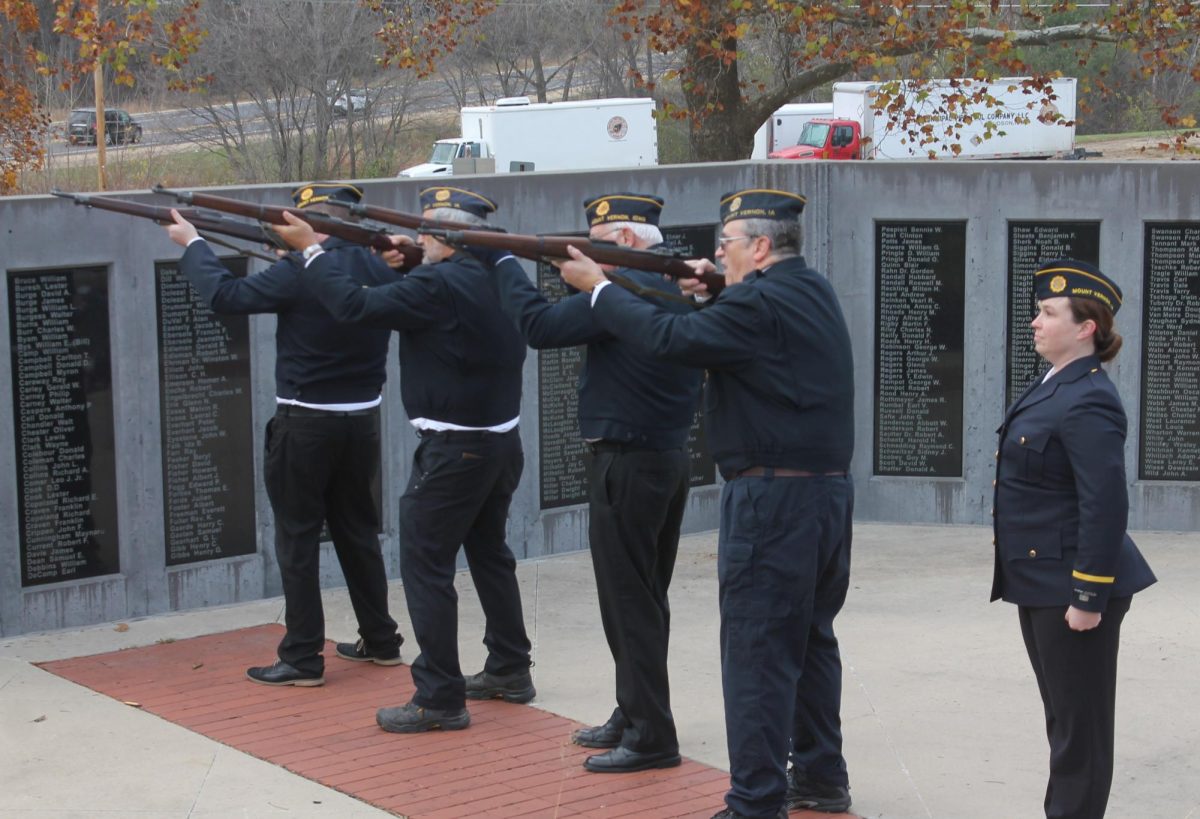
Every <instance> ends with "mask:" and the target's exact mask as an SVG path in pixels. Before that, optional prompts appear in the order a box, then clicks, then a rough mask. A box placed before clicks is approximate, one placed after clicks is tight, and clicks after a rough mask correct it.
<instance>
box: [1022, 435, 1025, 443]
mask: <svg viewBox="0 0 1200 819" xmlns="http://www.w3.org/2000/svg"><path fill="white" fill-rule="evenodd" d="M1021 446H1025V436H1024V435H1022V436H1021Z"/></svg>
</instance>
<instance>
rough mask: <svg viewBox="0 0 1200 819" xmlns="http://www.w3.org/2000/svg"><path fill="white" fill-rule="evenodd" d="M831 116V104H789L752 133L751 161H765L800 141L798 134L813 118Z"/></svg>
mask: <svg viewBox="0 0 1200 819" xmlns="http://www.w3.org/2000/svg"><path fill="white" fill-rule="evenodd" d="M831 116H833V103H832V102H791V103H788V104H787V105H785V106H783V107H782V108H780V109H779V110H778V111H776V112H775V113H774V114H772V115H771V118H770V119H768V120H767V121H766V122H764V123H763V124H762V127H761V128H759V129H758V130H757V131H756V132H755V133H754V152H753V153H751V154H750V158H751V159H766V158H767V155H768V154H770V153H773V152H775V151H782V150H783V149H784V148H790V147H792V146H793V145H795V144H796V143H797V142H799V141H800V132H801V131H803V130H804V126H805V125H807V124H808V121H809V120H810V119H812V118H813V117H831Z"/></svg>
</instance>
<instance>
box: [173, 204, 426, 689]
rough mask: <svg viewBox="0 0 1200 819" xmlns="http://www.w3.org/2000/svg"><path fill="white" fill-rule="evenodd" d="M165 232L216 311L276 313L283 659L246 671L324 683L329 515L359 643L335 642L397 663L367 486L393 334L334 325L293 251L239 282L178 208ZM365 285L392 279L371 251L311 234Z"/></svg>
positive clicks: (257, 677) (270, 482) (274, 496)
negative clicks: (323, 540) (323, 563)
mask: <svg viewBox="0 0 1200 819" xmlns="http://www.w3.org/2000/svg"><path fill="white" fill-rule="evenodd" d="M361 198H362V191H361V190H359V189H358V188H357V187H355V186H354V185H348V184H343V183H339V182H316V183H313V184H311V185H301V186H300V187H298V188H296V189H295V190H294V191H293V192H292V200H293V202H294V203H295V206H296V207H298V208H312V209H314V210H324V209H325V208H328V207H330V206H328V205H326V204H325V203H326V202H327V201H328V200H331V199H334V200H339V201H343V202H358V201H359V200H360V199H361ZM167 233H168V234H169V235H170V237H171V239H172V240H173V241H175V242H176V243H178V244H180V245H183V246H184V247H186V248H187V249H186V250H185V251H184V254H183V258H182V259H181V260H180V262H179V267H180V270H181V271H182V273H183V275H184V276H186V277H187V279H188V281H190V282H191V283H192V286H193V287H195V288H196V290H197V292H199V293H200V295H201V297H202V298H203V299H204V301H205V302H206V303H207V304H208V305H209V307H210V308H212V310H213V312H216V313H224V314H247V313H274V314H275V315H276V321H277V324H276V330H275V396H276V397H275V401H276V408H275V416H274V417H273V418H272V419H271V420H270V421H269V422H268V423H267V433H266V439H267V442H266V456H265V460H264V467H263V469H264V473H265V474H264V478H265V482H266V485H267V496H268V498H270V501H271V511H272V512H273V513H274V516H275V556H276V559H277V561H278V563H279V575H280V579H281V581H282V583H283V599H284V625H285V626H286V628H287V631H286V633H285V634H284V637H283V640H282V641H281V642H280V643H279V659H278V661H277V662H276V663H275V664H274V665H270V666H261V667H255V668H250V669H249V670H247V671H246V676H247V677H248V678H249V679H250V680H251V681H252V682H256V683H261V684H264V685H296V686H316V685H322V684H323V683H324V682H325V676H324V669H325V661H324V658H323V657H322V655H321V650H322V648H324V645H325V618H324V614H323V612H322V609H321V585H320V574H319V569H320V566H319V559H320V535H321V528H322V524H324V523H326V522H328V524H329V532H330V535H331V536H332V538H333V546H334V549H335V550H336V552H337V556H338V562H339V563H340V564H341V566H342V573H343V574H344V575H345V578H346V586H347V588H348V590H349V592H350V603H351V605H352V606H353V607H354V614H355V616H356V617H357V618H358V633H359V635H360V637H361V639H359V641H358V642H357V643H339V644H338V645H337V647H336V651H337V654H338V656H339V657H342V658H343V659H347V660H355V661H359V662H374V663H376V664H378V665H396V664H397V663H399V662H400V643H401V642H403V638H402V637H401V636H400V635H399V634H398V633H397V631H396V621H395V620H393V619H392V617H391V615H389V614H388V605H387V573H386V570H385V568H384V564H383V555H382V553H381V552H380V549H379V536H378V532H379V510H378V509H377V508H376V507H375V500H374V493H373V492H372V491H371V487H372V485H373V484H374V482H375V481H376V479H377V477H378V475H379V463H380V462H379V458H380V449H379V447H380V439H379V405H380V403H381V402H382V400H383V399H382V396H381V391H382V389H383V381H384V378H385V375H386V374H385V366H386V363H387V348H388V336H389V334H388V332H387V330H372V329H369V328H351V329H349V330H348V329H347V328H345V327H342V326H340V325H339V324H338V323H337V322H336V321H335V320H334V318H333V317H332V316H331V315H329V313H328V311H326V310H325V308H324V307H322V306H321V304H320V302H319V301H318V300H317V299H316V298H314V297H313V296H312V294H310V293H309V292H308V291H307V290H306V289H305V288H304V287H302V286H301V284H300V280H299V278H298V276H297V275H296V274H297V271H298V270H299V269H300V267H301V265H302V264H303V261H302V259H301V256H300V254H298V253H291V254H288V255H287V256H285V257H283V258H282V259H280V260H279V261H278V262H276V263H275V264H273V265H272V266H271V267H269V268H267V269H266V270H264V271H262V272H260V273H255V274H253V275H250V276H246V277H245V278H238V277H236V276H234V275H233V274H232V273H230V272H229V271H228V270H227V269H226V268H225V266H224V265H222V264H221V262H220V260H219V259H218V258H217V256H216V254H215V253H213V251H212V248H211V247H209V244H208V242H206V241H204V240H203V239H202V238H201V237H200V236H199V235H198V234H197V233H196V229H195V227H193V226H192V225H191V224H190V223H188V222H186V221H185V220H183V219H182V218H180V217H179V215H178V213H176V214H175V223H174V224H172V225H169V226H168V227H167ZM314 238H315V239H316V240H317V241H318V242H319V243H320V247H321V249H322V250H323V251H324V252H326V253H328V254H329V255H330V257H336V258H337V259H338V260H339V265H340V266H341V267H342V269H343V270H345V271H347V273H348V274H349V275H351V276H353V277H354V280H355V281H356V282H357V283H358V284H359V285H360V286H367V285H378V284H385V283H387V282H390V281H394V280H395V279H396V277H397V274H396V273H395V272H394V271H393V270H392V269H391V268H389V267H388V265H387V264H385V263H384V262H383V261H382V260H381V259H380V257H378V256H376V255H374V254H372V253H370V252H369V251H368V250H367V249H366V248H364V247H361V246H359V245H353V244H350V243H348V242H345V241H343V240H341V239H338V238H334V237H327V236H323V235H319V234H318V235H316V236H315V237H314Z"/></svg>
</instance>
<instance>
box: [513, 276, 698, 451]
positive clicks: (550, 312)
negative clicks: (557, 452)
mask: <svg viewBox="0 0 1200 819" xmlns="http://www.w3.org/2000/svg"><path fill="white" fill-rule="evenodd" d="M618 274H619V275H621V276H624V277H625V278H628V279H631V280H632V281H634V282H636V283H637V284H639V285H641V286H642V287H645V288H650V289H654V290H658V291H661V292H663V293H672V294H674V295H676V296H678V295H680V291H679V287H678V285H676V284H674V283H672V282H667V281H664V280H663V278H662V276H658V275H655V274H653V273H647V272H645V271H641V270H629V269H627V268H622V269H621V270H619V271H618ZM496 281H497V282H498V284H499V287H500V304H501V306H502V307H503V308H504V312H505V313H507V314H508V316H509V318H511V319H512V320H513V321H515V322H516V323H517V326H518V327H520V328H521V332H522V333H524V334H525V340H526V341H528V342H529V346H530V347H533V348H534V349H537V350H540V349H544V348H548V347H573V346H575V345H577V344H586V345H587V356H586V357H585V359H584V362H583V371H582V372H581V373H580V376H579V432H580V434H581V435H582V436H583V437H584V438H585V439H588V440H596V439H604V440H606V441H617V442H620V443H628V444H633V445H636V446H640V447H644V448H646V449H660V450H662V449H675V448H678V447H682V446H684V445H685V444H686V443H687V439H688V432H689V431H690V429H691V426H692V420H693V419H694V417H695V414H696V405H697V403H698V402H699V399H700V383H701V379H702V372H701V371H700V370H698V369H695V368H694V367H683V366H680V365H678V364H671V363H669V362H666V361H663V360H662V359H659V358H654V357H652V356H648V355H646V354H645V353H644V352H643V351H642V350H641V349H640V348H638V347H636V346H635V345H633V344H631V343H629V342H627V341H622V340H621V339H619V338H617V337H615V336H613V335H612V334H611V333H609V332H607V331H606V330H603V329H601V328H600V327H599V326H598V325H597V324H596V322H595V320H594V319H593V318H592V307H591V298H592V297H591V295H590V294H588V293H575V294H574V295H572V296H569V297H567V298H566V299H563V300H562V301H560V302H559V303H557V304H551V303H550V302H548V301H546V299H545V297H543V296H542V294H541V293H539V292H538V290H537V288H536V287H534V286H533V283H532V282H531V281H529V277H527V276H526V275H525V271H524V270H523V269H522V267H521V265H520V264H518V263H517V261H516V260H515V259H511V258H509V259H508V260H506V261H501V262H500V263H499V264H498V265H497V266H496ZM655 304H661V305H662V306H663V308H664V309H667V310H671V311H673V312H676V313H685V312H691V308H689V307H688V306H687V305H686V304H680V303H678V302H675V303H672V302H669V301H664V302H658V301H656V302H655Z"/></svg>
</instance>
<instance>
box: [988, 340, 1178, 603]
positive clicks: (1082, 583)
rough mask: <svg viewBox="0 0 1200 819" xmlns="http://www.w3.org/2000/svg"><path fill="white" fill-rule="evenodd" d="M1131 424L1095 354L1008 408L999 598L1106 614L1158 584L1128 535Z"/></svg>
mask: <svg viewBox="0 0 1200 819" xmlns="http://www.w3.org/2000/svg"><path fill="white" fill-rule="evenodd" d="M1125 426H1126V425H1125V410H1124V408H1123V407H1122V406H1121V398H1120V396H1118V395H1117V390H1116V387H1114V386H1113V384H1112V382H1111V381H1109V379H1108V373H1106V372H1104V370H1103V369H1101V367H1100V359H1099V358H1097V357H1096V356H1088V357H1086V358H1081V359H1077V360H1075V361H1072V362H1071V363H1070V364H1068V365H1067V366H1066V367H1064V368H1063V369H1062V371H1061V372H1059V373H1056V374H1055V375H1054V376H1053V377H1052V378H1051V379H1050V380H1049V381H1048V382H1046V383H1044V384H1042V383H1035V384H1034V385H1033V386H1032V387H1030V389H1028V390H1026V391H1025V394H1024V395H1022V396H1021V397H1020V398H1019V399H1017V401H1015V402H1014V403H1013V405H1012V406H1011V407H1010V408H1009V410H1008V413H1007V414H1006V415H1005V417H1004V423H1003V424H1002V425H1001V426H1000V429H999V430H997V431H998V432H999V433H1000V449H999V450H998V451H997V453H996V459H997V463H996V488H995V502H996V506H995V510H994V512H995V520H994V523H993V526H994V530H995V535H996V536H995V545H996V567H995V574H994V576H993V582H992V599H993V600H996V599H997V598H1000V597H1003V598H1004V599H1005V600H1006V601H1008V602H1010V603H1016V604H1018V605H1022V606H1066V605H1072V606H1075V607H1076V608H1078V609H1082V610H1084V611H1104V609H1105V606H1106V605H1107V604H1108V599H1109V597H1110V596H1111V597H1128V596H1129V595H1131V594H1133V593H1134V592H1138V591H1141V590H1142V589H1144V588H1146V587H1147V586H1149V585H1150V584H1151V583H1153V582H1154V581H1155V577H1154V573H1153V572H1151V571H1150V567H1149V565H1147V563H1146V561H1145V559H1143V558H1142V555H1141V553H1140V552H1138V550H1137V547H1136V546H1134V545H1133V541H1132V540H1131V539H1130V538H1129V535H1128V534H1127V533H1126V531H1125V526H1126V523H1127V520H1128V517H1129V496H1128V494H1127V489H1126V486H1125Z"/></svg>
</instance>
